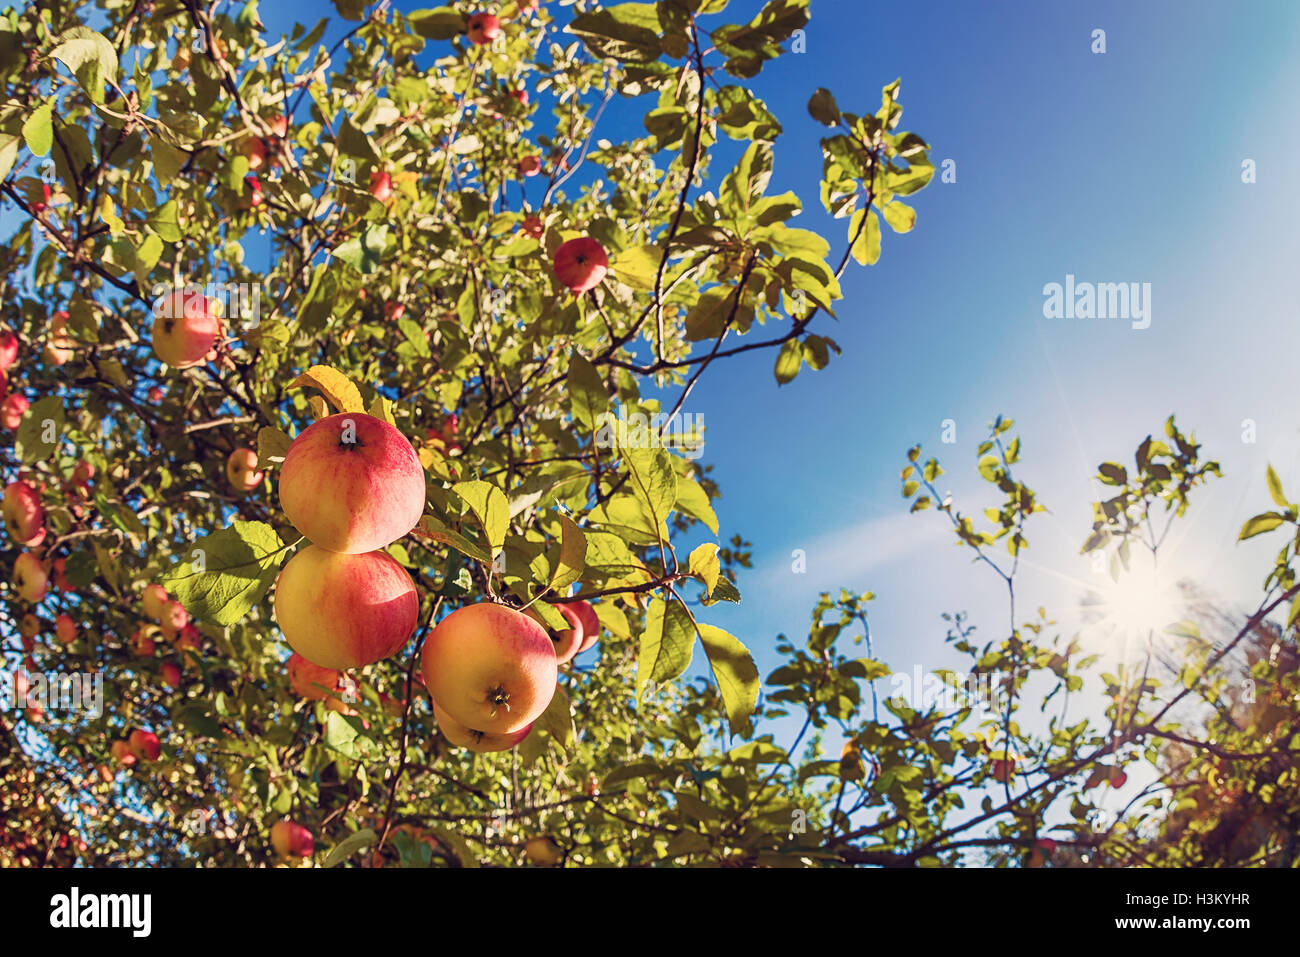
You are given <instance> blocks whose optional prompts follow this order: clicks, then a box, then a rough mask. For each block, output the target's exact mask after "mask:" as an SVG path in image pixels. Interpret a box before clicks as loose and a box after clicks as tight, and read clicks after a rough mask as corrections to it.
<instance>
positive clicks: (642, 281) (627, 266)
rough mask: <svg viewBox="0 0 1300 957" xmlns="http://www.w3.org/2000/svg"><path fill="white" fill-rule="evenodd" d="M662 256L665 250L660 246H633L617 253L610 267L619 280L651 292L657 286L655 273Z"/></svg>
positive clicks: (611, 260)
mask: <svg viewBox="0 0 1300 957" xmlns="http://www.w3.org/2000/svg"><path fill="white" fill-rule="evenodd" d="M662 257H663V252H662V250H660V249H659V247H658V246H633V247H632V248H631V249H624V250H622V251H621V252H618V253H615V254H614V256H613V258H612V259H610V261H609V268H610V271H611V272H613V273H614V275H615V277H616V278H617V279H618V280H619V282H621V283H623V284H624V285H626V286H631V287H632V288H633V289H639V290H641V291H643V292H649V291H650V290H652V289H654V287H655V275H656V274H657V273H658V271H659V260H660V259H661V258H662Z"/></svg>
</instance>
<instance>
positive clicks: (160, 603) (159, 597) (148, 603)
mask: <svg viewBox="0 0 1300 957" xmlns="http://www.w3.org/2000/svg"><path fill="white" fill-rule="evenodd" d="M169 601H171V596H170V595H168V594H167V589H166V588H163V586H162V585H145V586H144V593H143V594H141V596H140V607H141V608H142V609H143V610H144V614H145V617H146V618H152V619H153V620H154V621H162V616H163V611H164V610H166V608H167V603H168V602H169Z"/></svg>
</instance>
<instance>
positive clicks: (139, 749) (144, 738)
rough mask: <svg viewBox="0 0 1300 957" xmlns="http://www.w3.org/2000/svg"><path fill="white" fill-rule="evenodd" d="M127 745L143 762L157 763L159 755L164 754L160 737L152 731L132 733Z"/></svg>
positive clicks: (137, 730)
mask: <svg viewBox="0 0 1300 957" xmlns="http://www.w3.org/2000/svg"><path fill="white" fill-rule="evenodd" d="M127 744H128V745H129V746H130V748H131V753H132V754H134V755H135V756H136V758H138V759H139V760H141V761H157V760H158V755H159V754H161V753H162V744H161V743H160V742H159V740H158V735H156V734H154V733H153V732H152V731H141V730H139V729H136V730H135V731H132V732H131V736H130V738H128V739H127Z"/></svg>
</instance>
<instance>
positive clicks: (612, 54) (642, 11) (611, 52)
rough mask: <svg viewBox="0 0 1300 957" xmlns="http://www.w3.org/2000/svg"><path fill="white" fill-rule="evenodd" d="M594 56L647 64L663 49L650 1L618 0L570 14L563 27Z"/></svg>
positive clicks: (657, 17) (656, 16) (657, 22)
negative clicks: (576, 37) (613, 3)
mask: <svg viewBox="0 0 1300 957" xmlns="http://www.w3.org/2000/svg"><path fill="white" fill-rule="evenodd" d="M565 32H567V33H572V34H574V35H575V36H578V37H580V38H581V39H582V42H583V43H585V44H586V46H587V49H589V50H590V51H591V52H592V53H593V54H594V55H596V56H597V57H608V58H610V59H614V60H621V61H622V62H624V63H649V62H651V61H653V60H656V59H658V57H659V55H660V53H662V52H663V45H662V41H661V40H660V26H659V15H658V14H657V13H656V11H655V5H654V4H653V3H619V4H615V5H613V6H609V7H605V8H603V9H600V10H595V11H592V12H589V13H582V14H579V15H578V16H576V17H574V19H573V22H572V23H570V24H569V25H568V27H566V28H565Z"/></svg>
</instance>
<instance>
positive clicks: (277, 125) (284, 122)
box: [269, 113, 289, 139]
mask: <svg viewBox="0 0 1300 957" xmlns="http://www.w3.org/2000/svg"><path fill="white" fill-rule="evenodd" d="M269 125H270V127H271V132H272V133H273V134H274V135H275V136H278V137H280V138H281V139H283V138H284V137H286V136H288V135H289V118H288V117H287V116H285V115H284V114H283V113H277V114H276V115H275V116H273V117H271V119H270V121H269Z"/></svg>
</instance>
